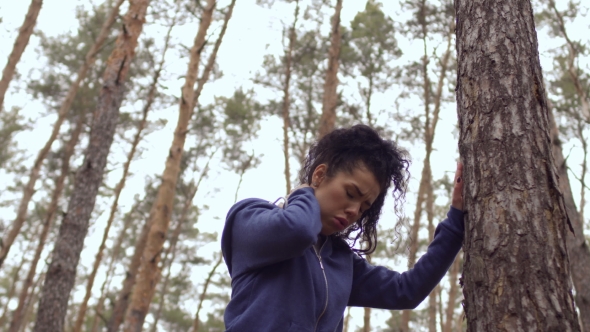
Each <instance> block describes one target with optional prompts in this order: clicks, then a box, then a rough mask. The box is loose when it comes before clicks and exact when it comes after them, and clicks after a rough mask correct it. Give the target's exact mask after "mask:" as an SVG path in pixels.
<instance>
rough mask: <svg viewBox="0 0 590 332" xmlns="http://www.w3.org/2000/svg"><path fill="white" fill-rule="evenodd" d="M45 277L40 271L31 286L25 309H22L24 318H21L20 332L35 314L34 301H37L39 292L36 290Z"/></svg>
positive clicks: (22, 331) (24, 329)
mask: <svg viewBox="0 0 590 332" xmlns="http://www.w3.org/2000/svg"><path fill="white" fill-rule="evenodd" d="M44 279H45V273H42V274H41V275H39V277H38V278H37V280H35V283H34V284H33V288H31V296H29V299H28V301H27V304H26V305H25V309H24V317H23V318H24V319H23V324H20V325H21V326H20V330H18V331H21V332H24V331H26V328H27V325H28V324H27V323H28V322H30V321H32V318H33V315H34V314H35V311H34V308H35V305H34V304H35V303H37V302H38V301H39V295H40V294H39V292H38V291H37V289H38V287H39V285H40V284H41V283H42V282H43V280H44Z"/></svg>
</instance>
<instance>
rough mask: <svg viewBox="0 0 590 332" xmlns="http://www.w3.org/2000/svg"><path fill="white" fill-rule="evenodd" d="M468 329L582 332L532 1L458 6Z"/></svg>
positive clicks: (463, 1)
mask: <svg viewBox="0 0 590 332" xmlns="http://www.w3.org/2000/svg"><path fill="white" fill-rule="evenodd" d="M455 7H456V8H455V9H456V13H457V59H458V73H457V107H458V113H459V127H460V137H459V150H460V153H461V157H462V159H463V163H464V165H465V167H464V169H465V171H464V181H465V183H466V185H465V189H464V206H465V207H466V211H467V212H468V213H467V214H466V217H465V244H464V250H465V265H464V270H463V282H464V288H463V294H464V297H465V305H464V307H465V314H466V317H467V330H468V331H580V326H579V324H578V320H577V315H576V312H575V308H574V301H573V295H572V292H571V286H570V269H569V261H568V255H567V248H566V238H567V233H566V232H569V229H568V228H569V227H571V226H569V225H568V223H569V221H568V217H567V214H566V208H565V205H564V201H563V195H562V194H561V192H560V189H559V183H558V179H557V171H556V169H555V166H554V162H553V157H552V155H551V140H550V137H549V128H548V119H547V116H548V108H547V101H546V98H545V93H544V87H543V77H542V73H541V66H540V64H539V54H538V45H537V35H536V31H535V26H534V22H533V12H532V8H531V3H530V1H529V0H522V1H509V0H497V1H493V2H492V1H483V0H457V1H456V2H455Z"/></svg>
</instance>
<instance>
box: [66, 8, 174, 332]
mask: <svg viewBox="0 0 590 332" xmlns="http://www.w3.org/2000/svg"><path fill="white" fill-rule="evenodd" d="M175 25H176V19H174V22H173V23H172V24H171V25H170V27H169V28H168V33H167V34H166V38H165V42H164V50H163V51H162V58H161V59H160V62H159V63H158V67H157V69H156V71H155V72H154V77H153V79H152V83H151V85H150V87H149V92H148V96H147V100H146V103H145V105H144V107H143V110H142V118H141V121H140V122H139V124H138V125H137V132H136V133H135V136H134V137H133V141H132V143H131V150H130V151H129V153H128V154H127V161H126V162H125V164H124V165H123V174H122V175H121V179H120V180H119V183H117V186H116V187H115V191H114V196H115V197H114V199H113V203H112V205H111V210H110V214H109V218H108V220H107V225H106V227H105V230H104V234H103V236H102V242H101V243H100V246H99V248H98V252H97V253H96V259H95V260H94V265H93V267H92V272H91V273H90V276H89V277H88V280H87V284H86V295H85V296H84V299H83V300H82V303H81V304H80V308H79V311H78V316H77V318H76V323H75V325H74V328H73V331H74V332H79V331H81V329H82V325H83V323H84V316H85V315H86V309H87V307H88V300H89V299H90V296H91V295H92V286H93V285H94V279H95V278H96V273H97V272H98V269H99V267H100V263H101V262H102V255H103V251H104V249H105V248H106V242H107V239H108V237H109V232H110V228H111V225H112V224H113V221H114V220H115V215H116V214H117V208H118V206H119V198H120V197H121V192H122V191H123V188H125V181H126V180H127V176H128V174H129V167H130V166H131V163H132V162H133V158H134V157H135V152H136V150H137V146H138V145H139V142H140V141H141V139H142V134H143V130H144V129H145V126H146V124H147V117H148V114H149V112H150V110H151V108H152V104H153V102H154V100H155V97H156V91H157V90H158V82H159V81H160V75H161V73H162V70H163V69H164V61H165V58H166V53H167V51H168V46H169V44H170V37H171V34H172V29H173V27H174V26H175Z"/></svg>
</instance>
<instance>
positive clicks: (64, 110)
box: [0, 0, 124, 268]
mask: <svg viewBox="0 0 590 332" xmlns="http://www.w3.org/2000/svg"><path fill="white" fill-rule="evenodd" d="M123 1H124V0H117V2H116V3H115V6H114V7H113V9H112V10H111V13H110V15H109V17H108V18H107V20H106V21H105V22H104V23H103V26H102V28H101V30H100V33H99V35H98V37H97V38H96V41H95V42H94V45H92V47H91V48H90V50H89V51H88V53H87V54H86V60H85V61H84V63H83V64H82V66H81V67H80V69H78V74H77V76H76V80H75V81H74V83H72V85H71V86H70V90H69V91H68V93H67V95H66V97H65V99H64V101H63V102H62V104H61V107H60V109H59V111H58V117H57V120H56V121H55V123H54V124H53V129H52V131H51V135H50V136H49V139H48V140H47V142H46V143H45V145H44V146H43V148H42V149H41V150H40V151H39V153H38V154H37V158H36V159H35V162H34V164H33V168H32V169H31V172H30V173H29V179H28V181H27V184H26V186H25V188H24V190H23V197H22V199H21V201H20V204H19V206H18V211H17V214H16V218H15V219H14V221H13V222H12V227H11V228H10V231H9V232H8V234H7V235H6V236H5V237H4V241H3V245H2V247H1V248H0V268H1V267H2V264H3V263H4V260H6V256H7V255H8V251H9V250H10V247H11V246H12V244H13V243H14V240H15V239H16V237H17V236H18V234H19V233H20V230H21V228H22V226H23V224H24V222H25V220H26V218H27V211H28V208H29V202H30V201H31V198H32V197H33V194H35V184H36V182H37V179H38V178H39V172H40V171H41V166H42V165H43V161H45V158H47V154H48V153H49V151H51V145H52V144H53V142H54V141H55V140H56V139H57V136H58V135H59V130H60V128H61V125H62V124H63V122H64V121H65V119H66V116H67V114H68V112H69V110H70V108H71V107H72V104H73V102H74V99H75V97H76V94H77V93H78V88H79V87H80V84H82V81H83V80H84V79H85V78H86V74H87V73H88V70H89V69H90V68H91V67H92V65H93V64H94V61H95V60H96V56H97V54H98V52H99V50H100V49H101V47H102V45H103V44H104V42H105V40H106V39H107V37H108V35H109V31H110V29H111V27H112V25H113V23H114V22H115V20H116V18H117V16H118V14H119V7H120V6H121V4H122V3H123ZM0 107H1V106H0Z"/></svg>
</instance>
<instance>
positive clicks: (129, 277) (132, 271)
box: [107, 219, 151, 332]
mask: <svg viewBox="0 0 590 332" xmlns="http://www.w3.org/2000/svg"><path fill="white" fill-rule="evenodd" d="M150 222H151V220H149V219H148V220H147V221H146V222H145V223H144V224H143V227H142V228H141V232H140V233H139V236H138V237H137V240H136V241H135V248H134V251H133V256H132V257H131V261H130V263H129V267H128V268H127V272H126V273H125V279H124V280H123V286H122V287H121V290H120V291H119V295H118V296H117V302H115V305H114V306H113V313H112V315H111V318H110V319H109V322H108V325H107V331H109V332H115V331H118V330H119V326H120V325H121V322H122V321H123V317H125V312H126V311H127V307H128V306H129V301H130V300H131V298H130V296H131V291H132V289H133V285H135V280H136V278H137V271H138V270H139V267H140V265H141V257H142V254H143V250H144V249H145V246H146V243H147V236H148V234H149V230H150V226H151V223H150ZM121 235H124V233H121Z"/></svg>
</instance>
